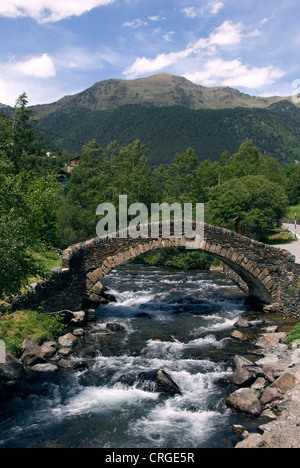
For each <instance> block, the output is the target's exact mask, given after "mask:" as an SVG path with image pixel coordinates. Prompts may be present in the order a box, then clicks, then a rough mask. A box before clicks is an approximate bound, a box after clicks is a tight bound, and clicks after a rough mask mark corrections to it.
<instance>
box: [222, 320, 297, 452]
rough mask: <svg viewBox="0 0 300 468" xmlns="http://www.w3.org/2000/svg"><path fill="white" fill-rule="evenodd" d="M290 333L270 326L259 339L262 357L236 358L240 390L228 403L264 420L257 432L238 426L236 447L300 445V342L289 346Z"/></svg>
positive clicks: (235, 378)
mask: <svg viewBox="0 0 300 468" xmlns="http://www.w3.org/2000/svg"><path fill="white" fill-rule="evenodd" d="M244 325H245V323H244ZM239 333H241V332H239ZM234 335H235V332H233V336H234ZM235 336H237V335H235ZM286 336H287V334H286V333H284V332H278V327H277V326H273V327H272V326H271V327H267V328H266V329H265V330H263V334H262V335H261V336H260V337H259V339H258V340H257V342H256V347H257V357H258V359H253V360H250V359H246V358H245V357H243V356H236V357H235V371H234V373H233V374H232V376H231V380H232V382H233V383H234V384H235V385H236V386H237V387H238V389H237V390H236V391H235V392H234V393H232V394H231V395H229V396H228V398H227V405H228V406H229V407H231V408H232V410H233V411H238V412H243V413H246V414H249V415H251V416H254V417H258V418H259V420H260V421H261V425H260V426H259V427H258V431H259V432H257V433H249V432H248V431H247V430H246V429H245V428H244V427H241V426H234V428H233V430H234V431H235V432H237V433H238V434H239V435H240V438H241V439H242V440H241V442H239V443H238V444H237V445H236V448H299V447H300V343H299V342H294V343H293V344H292V345H291V346H287V345H286V344H285V339H286ZM240 338H241V336H240Z"/></svg>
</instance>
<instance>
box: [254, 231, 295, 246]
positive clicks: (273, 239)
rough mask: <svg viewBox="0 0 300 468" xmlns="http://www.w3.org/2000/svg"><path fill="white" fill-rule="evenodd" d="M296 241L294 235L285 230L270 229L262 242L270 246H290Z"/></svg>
mask: <svg viewBox="0 0 300 468" xmlns="http://www.w3.org/2000/svg"><path fill="white" fill-rule="evenodd" d="M295 240H296V239H295V236H294V235H293V233H292V232H290V231H287V230H286V229H284V228H276V229H270V230H269V232H268V233H267V235H266V236H265V237H264V238H263V239H262V241H263V242H264V243H265V244H268V245H280V244H288V243H289V242H294V241H295Z"/></svg>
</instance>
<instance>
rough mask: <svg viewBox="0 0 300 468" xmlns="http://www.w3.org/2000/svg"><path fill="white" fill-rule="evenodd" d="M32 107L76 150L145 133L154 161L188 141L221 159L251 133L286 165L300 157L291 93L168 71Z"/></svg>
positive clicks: (53, 136) (298, 116) (298, 118)
mask: <svg viewBox="0 0 300 468" xmlns="http://www.w3.org/2000/svg"><path fill="white" fill-rule="evenodd" d="M32 110H33V114H34V117H35V118H38V127H39V128H40V129H42V130H44V131H45V136H47V137H48V138H49V139H50V140H51V141H53V142H55V143H56V144H57V145H58V146H60V147H61V148H64V149H66V150H67V151H69V152H72V153H80V152H81V149H82V145H83V144H85V143H88V142H89V141H90V140H92V139H94V138H95V139H96V140H97V141H98V142H99V144H100V146H102V147H105V146H106V145H108V144H109V143H110V142H111V141H114V140H116V141H117V142H118V143H119V144H120V145H128V144H129V143H131V142H132V141H134V140H135V139H140V140H141V141H142V142H143V143H144V144H145V145H146V146H147V147H148V148H149V150H150V151H149V153H148V157H149V160H150V162H151V164H153V165H157V164H160V163H169V162H171V161H172V159H173V158H174V156H175V154H176V153H178V152H184V151H185V150H186V149H187V148H188V147H193V148H194V150H195V151H196V153H197V154H198V156H199V158H200V159H205V158H210V159H212V160H217V159H218V158H219V157H220V155H221V154H222V153H223V152H224V151H225V150H228V151H229V152H230V153H234V152H236V151H237V150H238V148H239V146H240V144H241V143H242V142H243V141H244V140H245V139H247V138H248V139H252V140H253V142H254V144H256V145H257V146H258V148H259V149H260V151H261V152H262V153H263V154H267V155H270V156H274V157H276V158H277V159H278V160H279V161H280V162H282V163H284V164H287V163H290V162H293V161H294V160H299V159H300V108H298V107H296V106H295V105H294V104H293V103H292V100H291V98H290V97H287V98H282V97H268V98H262V97H254V96H249V95H248V94H244V93H241V92H240V91H238V90H236V89H233V88H229V87H221V88H216V87H215V88H206V87H204V86H200V85H196V84H194V83H191V82H190V81H188V80H187V79H185V78H183V77H179V76H174V75H169V74H166V73H162V74H159V75H154V76H151V77H148V78H141V79H138V80H113V79H112V80H105V81H101V82H99V83H96V84H95V85H94V86H92V87H91V88H89V89H87V90H85V91H82V92H81V93H78V94H76V95H74V96H65V97H64V98H62V99H60V100H58V101H57V102H55V103H52V104H45V105H38V106H33V107H32ZM0 111H1V109H0ZM6 111H7V109H6Z"/></svg>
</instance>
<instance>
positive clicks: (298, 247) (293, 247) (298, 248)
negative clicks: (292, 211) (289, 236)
mask: <svg viewBox="0 0 300 468" xmlns="http://www.w3.org/2000/svg"><path fill="white" fill-rule="evenodd" d="M283 227H284V228H285V229H289V231H291V232H292V233H293V234H296V235H297V238H298V240H297V241H295V242H291V243H289V244H280V245H275V246H274V247H279V248H280V249H285V250H287V251H288V252H291V253H292V254H293V255H295V257H296V263H300V226H297V229H296V230H295V225H294V224H284V225H283Z"/></svg>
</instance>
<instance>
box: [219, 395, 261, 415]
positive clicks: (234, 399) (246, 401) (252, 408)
mask: <svg viewBox="0 0 300 468" xmlns="http://www.w3.org/2000/svg"><path fill="white" fill-rule="evenodd" d="M227 405H228V406H230V407H231V408H233V409H234V410H235V411H238V412H242V413H247V414H251V415H252V416H259V415H260V414H261V411H262V406H261V403H260V401H259V399H258V398H257V392H256V391H255V390H253V389H251V388H240V389H239V390H237V391H236V392H234V393H232V394H231V395H229V397H228V398H227Z"/></svg>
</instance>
